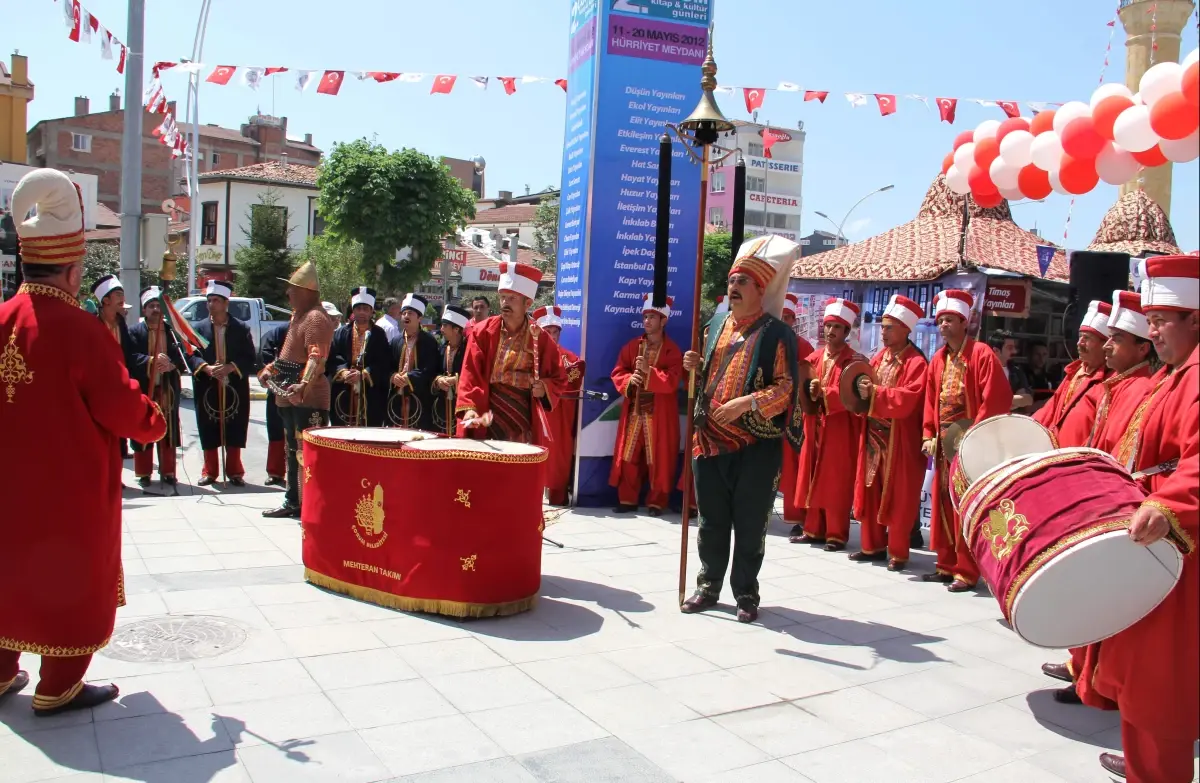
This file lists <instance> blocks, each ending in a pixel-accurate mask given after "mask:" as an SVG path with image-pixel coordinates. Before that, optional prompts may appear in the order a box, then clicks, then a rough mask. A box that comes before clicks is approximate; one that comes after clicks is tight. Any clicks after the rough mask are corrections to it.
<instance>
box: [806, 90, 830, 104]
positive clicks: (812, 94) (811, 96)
mask: <svg viewBox="0 0 1200 783" xmlns="http://www.w3.org/2000/svg"><path fill="white" fill-rule="evenodd" d="M828 97H829V91H828V90H805V91H804V100H806V101H820V102H821V103H824V102H825V99H826V98H828Z"/></svg>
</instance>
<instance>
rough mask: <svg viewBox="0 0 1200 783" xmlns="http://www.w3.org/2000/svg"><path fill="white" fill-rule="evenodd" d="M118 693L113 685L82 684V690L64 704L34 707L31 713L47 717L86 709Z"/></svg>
mask: <svg viewBox="0 0 1200 783" xmlns="http://www.w3.org/2000/svg"><path fill="white" fill-rule="evenodd" d="M119 695H121V691H120V690H119V689H118V688H117V686H115V685H84V686H83V690H81V691H80V692H79V694H78V695H77V696H76V697H75V698H73V699H71V700H70V701H69V702H67V703H66V704H63V705H62V706H60V707H54V708H53V709H49V710H37V709H35V710H34V711H33V714H34V715H36V716H37V717H39V718H48V717H50V716H51V715H61V714H62V713H64V712H72V711H74V710H86V709H90V708H92V707H98V706H100V705H101V704H104V703H105V702H107V701H112V700H113V699H115V698H117V696H119Z"/></svg>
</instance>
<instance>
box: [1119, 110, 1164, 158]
mask: <svg viewBox="0 0 1200 783" xmlns="http://www.w3.org/2000/svg"><path fill="white" fill-rule="evenodd" d="M1113 140H1114V141H1116V142H1117V144H1120V145H1121V146H1122V147H1124V148H1125V149H1127V150H1129V151H1130V152H1145V151H1146V150H1148V149H1150V148H1151V147H1153V146H1154V145H1155V144H1158V141H1159V139H1158V134H1157V133H1155V132H1154V129H1153V128H1151V127H1150V107H1149V106H1130V107H1129V108H1128V109H1126V110H1125V111H1123V112H1121V113H1120V114H1119V115H1118V116H1117V121H1116V122H1115V123H1114V124H1113Z"/></svg>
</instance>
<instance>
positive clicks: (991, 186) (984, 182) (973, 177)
mask: <svg viewBox="0 0 1200 783" xmlns="http://www.w3.org/2000/svg"><path fill="white" fill-rule="evenodd" d="M967 182H968V183H970V185H971V193H973V194H975V193H999V192H1000V189H999V188H997V187H996V184H995V183H994V182H992V178H991V176H990V175H989V174H988V171H987V169H981V168H979V167H978V166H972V167H971V171H970V172H968V173H967Z"/></svg>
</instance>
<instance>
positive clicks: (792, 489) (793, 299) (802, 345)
mask: <svg viewBox="0 0 1200 783" xmlns="http://www.w3.org/2000/svg"><path fill="white" fill-rule="evenodd" d="M721 298H722V299H724V297H721ZM799 314H800V297H799V295H797V294H793V293H788V295H787V298H786V299H785V300H784V302H783V322H784V323H785V324H787V325H788V328H789V329H791V330H792V332H793V333H796V318H797V317H798V316H799ZM796 345H797V350H798V353H797V358H798V359H799V360H800V361H802V362H803V361H806V360H807V359H808V357H809V356H811V355H812V352H813V347H812V343H810V342H809V341H808V340H805V339H804V338H803V337H801V336H800V335H799V334H798V333H796ZM792 415H793V416H795V417H797V418H796V420H795V422H794V424H795V426H797V427H801V426H803V422H802V421H801V419H800V418H799V417H800V416H802V415H803V413H802V412H801V411H800V409H799V408H797V409H796V410H793V411H792ZM799 470H800V452H799V451H798V450H797V449H796V448H794V447H793V446H792V444H791V441H789V440H787V439H786V438H785V439H784V442H783V476H782V478H780V480H779V491H780V493H781V494H782V495H783V521H784V522H786V523H789V524H791V526H792V530H791V532H790V533H789V536H791V537H796V538H799V537H800V536H802V535H804V506H801V505H797V504H796V474H797V473H798V472H799Z"/></svg>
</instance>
